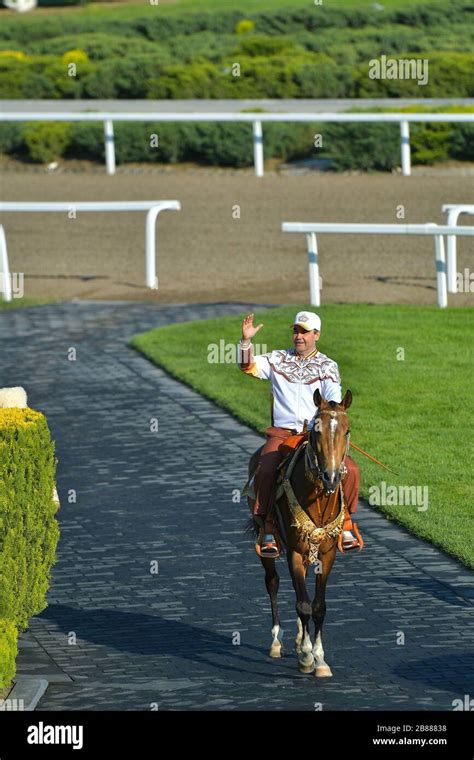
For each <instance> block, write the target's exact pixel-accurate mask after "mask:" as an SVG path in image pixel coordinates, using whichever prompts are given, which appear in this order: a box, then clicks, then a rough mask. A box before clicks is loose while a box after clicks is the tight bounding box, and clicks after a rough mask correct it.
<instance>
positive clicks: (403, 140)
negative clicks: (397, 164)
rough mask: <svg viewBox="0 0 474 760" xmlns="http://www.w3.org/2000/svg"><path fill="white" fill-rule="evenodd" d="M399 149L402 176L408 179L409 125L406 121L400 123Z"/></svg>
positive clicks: (409, 164)
mask: <svg viewBox="0 0 474 760" xmlns="http://www.w3.org/2000/svg"><path fill="white" fill-rule="evenodd" d="M400 149H401V155H402V174H403V176H404V177H409V176H410V174H411V155H410V125H409V123H408V122H407V121H401V122H400Z"/></svg>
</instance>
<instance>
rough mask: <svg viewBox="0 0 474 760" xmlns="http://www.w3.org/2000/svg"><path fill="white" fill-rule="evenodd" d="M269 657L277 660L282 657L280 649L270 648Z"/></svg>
mask: <svg viewBox="0 0 474 760" xmlns="http://www.w3.org/2000/svg"><path fill="white" fill-rule="evenodd" d="M269 655H270V657H273V658H277V657H282V656H283V650H282V647H281V646H279V647H272V648H271V649H270V652H269Z"/></svg>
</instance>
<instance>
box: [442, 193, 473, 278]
mask: <svg viewBox="0 0 474 760" xmlns="http://www.w3.org/2000/svg"><path fill="white" fill-rule="evenodd" d="M442 211H443V212H444V213H445V214H447V215H448V219H447V225H448V227H454V226H456V224H457V222H458V218H459V216H460V215H461V214H474V205H471V204H468V203H446V204H445V205H444V206H443V207H442ZM447 253H448V291H449V292H450V293H457V292H458V286H457V250H456V236H455V235H448V237H447Z"/></svg>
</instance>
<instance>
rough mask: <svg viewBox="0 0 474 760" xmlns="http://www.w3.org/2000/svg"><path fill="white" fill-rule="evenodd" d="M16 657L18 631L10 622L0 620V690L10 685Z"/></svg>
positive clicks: (14, 670)
mask: <svg viewBox="0 0 474 760" xmlns="http://www.w3.org/2000/svg"><path fill="white" fill-rule="evenodd" d="M17 655H18V630H17V628H16V626H15V625H14V624H13V623H12V622H11V620H5V619H4V618H0V689H4V688H5V686H8V685H9V684H10V683H11V681H12V678H13V677H14V675H15V672H16V667H15V661H16V658H17Z"/></svg>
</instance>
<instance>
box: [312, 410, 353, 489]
mask: <svg viewBox="0 0 474 760" xmlns="http://www.w3.org/2000/svg"><path fill="white" fill-rule="evenodd" d="M322 411H323V412H326V413H327V414H329V415H330V416H331V417H333V418H335V417H337V415H338V414H345V415H347V412H346V410H345V409H344V410H342V409H339V410H335V409H323V410H322ZM320 415H321V411H319V412H318V413H317V414H316V415H315V417H314V426H313V428H312V430H311V431H310V434H309V436H308V442H307V444H306V450H305V457H304V469H305V475H306V478H307V479H308V480H310V481H311V482H312V483H315V482H316V481H321V482H323V474H322V470H321V467H320V465H319V462H318V455H317V453H316V451H315V450H314V448H313V446H312V445H311V435H312V433H313V431H314V427H315V425H316V420H317V419H319V417H320ZM349 438H350V435H349V433H347V442H346V451H345V453H344V457H343V458H342V460H341V464H340V465H339V479H341V478H343V477H344V475H345V474H346V472H347V467H346V465H345V464H344V459H345V457H346V456H347V454H348V453H349ZM336 487H337V486H336ZM334 490H335V489H334ZM327 493H334V491H328V492H327Z"/></svg>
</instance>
